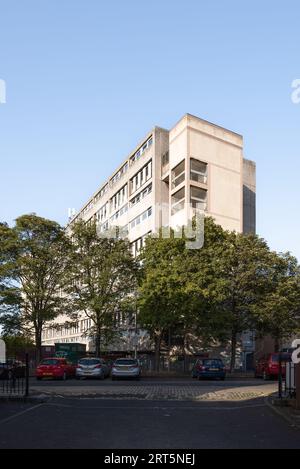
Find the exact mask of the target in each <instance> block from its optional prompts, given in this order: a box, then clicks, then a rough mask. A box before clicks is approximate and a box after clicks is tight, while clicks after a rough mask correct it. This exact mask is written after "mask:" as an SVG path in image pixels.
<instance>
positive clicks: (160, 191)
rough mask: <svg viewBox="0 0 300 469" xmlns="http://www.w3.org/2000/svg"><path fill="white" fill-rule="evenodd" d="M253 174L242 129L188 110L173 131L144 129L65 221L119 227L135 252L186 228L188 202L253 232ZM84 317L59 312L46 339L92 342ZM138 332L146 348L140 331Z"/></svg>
mask: <svg viewBox="0 0 300 469" xmlns="http://www.w3.org/2000/svg"><path fill="white" fill-rule="evenodd" d="M255 176H256V168H255V163H254V162H252V161H249V160H246V159H245V158H244V154H243V137H242V136H241V135H238V134H236V133H234V132H232V131H230V130H227V129H224V128H222V127H219V126H217V125H215V124H212V123H209V122H207V121H204V120H202V119H200V118H198V117H195V116H192V115H190V114H187V115H185V116H184V117H183V118H182V119H181V120H180V121H179V122H178V123H177V124H176V125H175V126H174V127H173V128H172V129H171V130H165V129H162V128H160V127H155V128H154V129H153V130H152V131H151V132H149V133H148V134H147V135H146V136H145V137H144V138H143V139H142V140H141V141H140V142H139V144H138V145H137V146H136V148H135V149H134V150H133V151H132V153H131V154H130V155H129V156H128V157H127V158H126V159H125V161H123V163H122V164H121V165H120V167H119V168H118V169H117V170H116V171H115V172H114V174H112V176H111V177H110V178H109V180H108V181H106V182H105V183H104V184H103V185H102V186H101V187H100V188H99V189H98V190H97V192H96V193H95V194H94V195H93V196H92V197H91V198H90V200H89V201H88V202H87V203H86V204H85V205H84V207H83V208H82V209H81V210H80V212H79V213H78V214H77V215H75V217H73V218H72V219H71V220H70V221H69V226H71V225H72V224H73V223H75V222H76V221H77V220H79V219H82V220H84V221H86V222H89V221H96V223H97V225H98V229H99V230H100V231H101V232H105V231H106V230H108V229H109V228H111V227H113V226H118V227H122V228H124V229H125V230H127V232H128V239H129V241H130V243H131V245H132V250H133V254H134V255H137V254H138V253H139V251H140V250H141V248H142V247H143V244H144V241H145V239H146V238H147V236H149V235H150V234H151V233H157V232H158V230H159V229H160V228H162V227H172V228H176V227H179V226H185V225H186V224H187V222H188V219H189V218H190V206H192V207H195V206H196V205H197V206H198V207H199V206H200V207H201V208H202V209H203V210H204V211H205V213H206V214H207V215H208V216H211V217H213V218H214V219H215V220H216V222H217V223H218V224H220V225H221V226H222V227H223V228H224V229H226V230H231V231H236V232H255V193H256V178H255ZM88 321H89V320H88V319H86V318H84V317H83V318H82V319H81V320H80V321H79V322H78V324H77V325H76V326H74V327H73V328H65V327H64V326H63V323H64V320H63V318H61V322H62V327H61V329H59V330H56V329H51V328H49V329H48V330H46V331H45V332H44V337H43V344H44V345H52V344H54V343H57V342H81V343H82V342H86V343H87V344H88V346H89V347H90V348H92V342H91V340H90V339H88V338H87V337H86V331H87V330H88V329H89V328H90V324H88ZM139 334H140V337H139V338H138V340H139V343H143V344H144V345H143V347H145V346H146V345H145V344H146V342H147V340H146V337H145V334H144V332H143V331H140V332H139ZM126 340H127V344H125V342H126ZM126 340H124V350H125V349H132V348H133V342H134V341H135V340H136V337H134V334H130V331H129V332H128V331H127V332H126Z"/></svg>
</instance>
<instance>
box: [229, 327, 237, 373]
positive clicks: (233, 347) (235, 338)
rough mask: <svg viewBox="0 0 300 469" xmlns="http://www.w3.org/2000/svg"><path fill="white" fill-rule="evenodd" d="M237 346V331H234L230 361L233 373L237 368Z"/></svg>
mask: <svg viewBox="0 0 300 469" xmlns="http://www.w3.org/2000/svg"><path fill="white" fill-rule="evenodd" d="M236 347H237V333H236V332H235V331H233V332H232V336H231V361H230V373H233V372H234V370H235V361H236Z"/></svg>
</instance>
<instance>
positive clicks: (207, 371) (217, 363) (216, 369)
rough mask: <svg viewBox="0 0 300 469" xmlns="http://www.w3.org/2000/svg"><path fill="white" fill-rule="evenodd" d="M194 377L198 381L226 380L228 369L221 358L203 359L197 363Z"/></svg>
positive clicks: (193, 372)
mask: <svg viewBox="0 0 300 469" xmlns="http://www.w3.org/2000/svg"><path fill="white" fill-rule="evenodd" d="M192 377H193V378H197V379H219V380H221V381H224V380H225V379H226V369H225V365H224V363H223V361H222V360H220V359H219V358H201V359H199V360H197V361H196V363H195V365H194V368H193V371H192Z"/></svg>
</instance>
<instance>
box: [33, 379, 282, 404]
mask: <svg viewBox="0 0 300 469" xmlns="http://www.w3.org/2000/svg"><path fill="white" fill-rule="evenodd" d="M32 390H33V391H34V393H35V394H37V393H40V394H46V395H51V396H65V397H97V398H106V399H111V398H115V399H144V400H175V401H176V400H181V401H182V400H191V401H219V402H220V401H224V402H229V401H230V402H232V401H234V402H240V401H247V400H251V399H257V398H261V397H267V396H269V395H271V394H273V393H274V392H275V391H276V384H275V383H272V384H266V385H257V386H255V385H252V386H234V385H230V386H227V387H224V388H223V387H222V386H220V385H215V386H214V385H207V386H201V385H199V386H195V385H192V384H186V385H172V384H166V385H164V384H161V385H151V384H150V383H149V384H145V385H140V384H139V385H135V384H132V385H122V384H114V385H105V386H101V385H99V386H97V387H95V386H89V385H88V384H87V385H84V386H80V387H76V386H72V385H64V386H55V385H53V384H52V383H51V385H49V386H46V387H45V386H40V387H39V386H34V388H32Z"/></svg>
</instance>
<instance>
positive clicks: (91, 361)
mask: <svg viewBox="0 0 300 469" xmlns="http://www.w3.org/2000/svg"><path fill="white" fill-rule="evenodd" d="M78 363H79V365H84V366H93V365H99V363H101V360H98V359H97V358H83V359H81V360H79V362H78Z"/></svg>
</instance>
